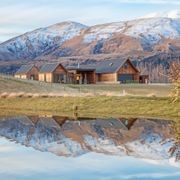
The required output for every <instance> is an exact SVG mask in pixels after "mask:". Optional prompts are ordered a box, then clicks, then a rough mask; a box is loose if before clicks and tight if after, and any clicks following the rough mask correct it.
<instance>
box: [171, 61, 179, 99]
mask: <svg viewBox="0 0 180 180" xmlns="http://www.w3.org/2000/svg"><path fill="white" fill-rule="evenodd" d="M169 79H170V81H171V82H172V83H173V84H174V89H173V91H172V94H171V95H172V98H173V102H176V101H178V100H179V99H180V61H176V62H172V64H171V66H170V72H169Z"/></svg>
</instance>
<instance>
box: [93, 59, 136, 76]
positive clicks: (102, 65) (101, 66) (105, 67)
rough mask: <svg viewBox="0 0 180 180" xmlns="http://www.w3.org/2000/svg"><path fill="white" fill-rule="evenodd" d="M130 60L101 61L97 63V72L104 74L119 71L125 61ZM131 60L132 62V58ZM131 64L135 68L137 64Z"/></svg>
mask: <svg viewBox="0 0 180 180" xmlns="http://www.w3.org/2000/svg"><path fill="white" fill-rule="evenodd" d="M128 60H129V59H112V60H107V61H101V62H99V63H97V65H96V66H97V67H96V73H97V74H102V73H114V72H117V71H118V70H119V69H120V68H121V67H122V66H123V65H124V63H125V62H126V61H128ZM129 62H130V63H131V61H130V60H129ZM131 65H132V66H133V67H134V68H135V66H134V65H133V64H132V63H131ZM135 69H136V68H135ZM136 70H137V69H136ZM137 71H138V70H137Z"/></svg>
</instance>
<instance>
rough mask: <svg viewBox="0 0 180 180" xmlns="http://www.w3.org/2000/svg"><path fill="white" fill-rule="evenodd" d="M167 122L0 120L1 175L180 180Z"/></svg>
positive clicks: (53, 118)
mask: <svg viewBox="0 0 180 180" xmlns="http://www.w3.org/2000/svg"><path fill="white" fill-rule="evenodd" d="M179 159H180V147H179V146H178V144H177V143H176V141H175V134H174V131H173V128H172V122H171V121H163V120H153V119H136V118H134V119H125V118H119V119H87V118H79V119H78V120H73V119H72V118H68V117H58V116H48V117H47V116H44V117H40V116H21V117H8V118H3V117H2V118H0V179H2V180H4V179H5V180H6V179H18V180H19V179H20V180H21V179H37V180H40V179H67V180H68V179H70V180H71V179H73V180H74V179H82V180H86V179H90V180H92V179H103V180H104V179H167V180H170V179H172V180H175V179H180V161H179Z"/></svg>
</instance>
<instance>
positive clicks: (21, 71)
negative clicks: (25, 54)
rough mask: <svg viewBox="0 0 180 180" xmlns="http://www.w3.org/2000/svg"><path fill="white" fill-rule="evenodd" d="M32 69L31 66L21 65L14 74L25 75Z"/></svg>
mask: <svg viewBox="0 0 180 180" xmlns="http://www.w3.org/2000/svg"><path fill="white" fill-rule="evenodd" d="M33 67H34V65H33V64H29V65H22V66H21V67H20V68H19V70H18V71H17V72H16V74H26V73H28V72H29V71H30V70H31V69H32V68H33Z"/></svg>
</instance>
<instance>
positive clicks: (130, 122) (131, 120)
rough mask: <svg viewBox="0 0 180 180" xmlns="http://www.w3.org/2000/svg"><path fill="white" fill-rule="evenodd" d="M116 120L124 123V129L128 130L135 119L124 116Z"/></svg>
mask: <svg viewBox="0 0 180 180" xmlns="http://www.w3.org/2000/svg"><path fill="white" fill-rule="evenodd" d="M118 120H119V121H120V122H121V123H122V124H123V125H124V127H125V128H126V130H129V129H130V128H131V127H132V125H133V124H134V122H135V121H136V120H137V119H124V118H120V119H118Z"/></svg>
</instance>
